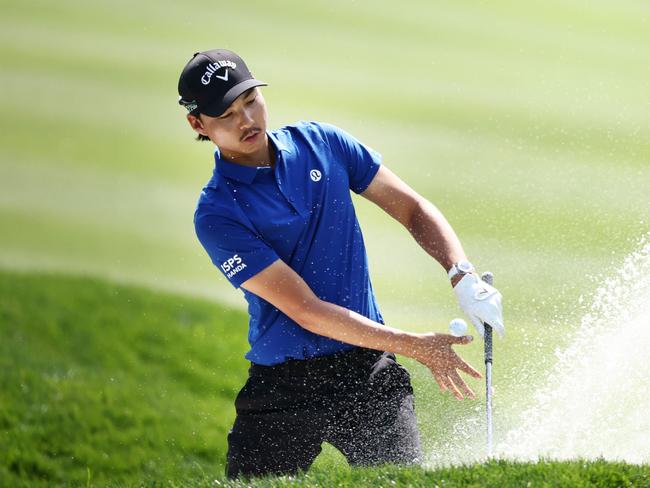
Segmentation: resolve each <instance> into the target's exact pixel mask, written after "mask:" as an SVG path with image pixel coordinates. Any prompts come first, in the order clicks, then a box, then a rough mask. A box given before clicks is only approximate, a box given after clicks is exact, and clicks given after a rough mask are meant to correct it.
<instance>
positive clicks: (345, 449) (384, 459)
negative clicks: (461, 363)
mask: <svg viewBox="0 0 650 488" xmlns="http://www.w3.org/2000/svg"><path fill="white" fill-rule="evenodd" d="M235 407H236V410H237V417H236V419H235V423H234V425H233V428H232V430H231V431H230V433H229V435H228V456H227V466H226V474H227V476H228V477H230V478H235V477H238V476H242V475H243V476H261V475H265V474H293V473H296V472H298V471H299V470H302V471H306V470H307V469H309V467H310V466H311V464H312V462H313V461H314V459H315V458H316V456H318V454H319V453H320V452H321V444H322V443H323V442H329V443H330V444H332V445H333V446H334V447H336V448H337V449H339V450H340V451H341V452H342V453H343V455H344V456H345V457H346V459H347V460H348V462H349V464H350V465H352V466H358V465H375V464H383V463H392V464H417V463H419V462H420V461H421V459H422V451H421V447H420V437H419V432H418V428H417V424H416V418H415V411H414V403H413V388H412V387H411V381H410V376H409V374H408V372H407V371H406V369H404V367H403V366H401V365H400V364H398V363H397V361H396V360H395V356H394V355H393V354H392V353H381V352H378V351H373V350H370V349H363V348H355V349H352V350H351V351H346V352H343V353H338V354H334V355H331V356H326V357H321V358H316V359H309V360H303V361H293V360H292V361H287V362H285V363H282V364H279V365H277V366H259V365H255V364H253V365H251V367H250V369H249V378H248V381H247V382H246V384H245V386H244V387H243V388H242V390H241V391H240V392H239V395H238V396H237V399H236V400H235Z"/></svg>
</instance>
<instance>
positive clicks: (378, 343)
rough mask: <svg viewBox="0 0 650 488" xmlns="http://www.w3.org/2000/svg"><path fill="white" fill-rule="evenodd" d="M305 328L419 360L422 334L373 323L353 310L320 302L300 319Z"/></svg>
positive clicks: (357, 344)
mask: <svg viewBox="0 0 650 488" xmlns="http://www.w3.org/2000/svg"><path fill="white" fill-rule="evenodd" d="M299 323H300V325H301V326H302V327H304V328H305V329H307V330H309V331H310V332H313V333H315V334H318V335H322V336H325V337H329V338H330V339H336V340H338V341H341V342H345V343H347V344H353V345H355V346H360V347H367V348H369V349H376V350H379V351H390V352H394V353H397V354H401V355H403V356H408V357H412V358H415V359H418V356H419V354H418V351H419V342H421V341H420V336H421V335H420V334H415V333H411V332H405V331H403V330H399V329H395V328H393V327H389V326H387V325H382V324H380V323H378V322H374V321H373V320H370V319H369V318H367V317H364V316H363V315H360V314H358V313H356V312H353V311H352V310H348V309H346V308H344V307H341V306H339V305H336V304H334V303H330V302H325V301H323V300H318V301H317V302H314V303H313V304H312V305H311V306H310V307H309V309H308V310H306V311H305V313H303V314H302V316H301V317H300V318H299Z"/></svg>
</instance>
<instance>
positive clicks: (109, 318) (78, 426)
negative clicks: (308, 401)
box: [0, 273, 650, 487]
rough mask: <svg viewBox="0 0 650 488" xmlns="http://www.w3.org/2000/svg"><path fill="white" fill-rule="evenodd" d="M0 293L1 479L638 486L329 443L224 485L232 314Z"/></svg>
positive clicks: (422, 393) (147, 296)
mask: <svg viewBox="0 0 650 488" xmlns="http://www.w3.org/2000/svg"><path fill="white" fill-rule="evenodd" d="M0 296H1V297H2V300H1V301H0V337H2V341H0V392H1V393H0V486H12V487H13V486H15V487H21V486H30V487H31V486H57V485H66V486H152V487H153V486H206V487H207V486H233V487H234V486H251V485H252V486H259V487H265V486H269V487H270V486H294V485H295V486H392V485H396V486H435V485H438V486H495V487H501V486H650V481H649V476H650V467H649V466H647V465H644V466H634V465H626V464H624V463H608V462H605V461H584V462H583V461H579V460H576V461H571V462H551V461H543V462H540V463H513V462H506V461H491V462H488V463H484V464H476V465H471V466H461V467H455V468H444V469H434V470H425V469H420V468H418V469H404V468H396V467H381V468H374V469H370V468H369V469H350V468H349V467H348V466H347V464H346V462H345V460H344V458H343V457H342V455H341V454H340V453H338V452H337V451H335V450H334V449H333V448H332V447H331V446H326V449H325V450H324V452H323V454H321V456H320V457H319V458H318V459H317V461H316V463H315V465H314V466H313V468H312V470H310V471H309V472H308V473H307V474H304V475H300V476H297V477H295V478H287V477H269V478H263V479H258V480H255V481H251V482H248V481H238V482H228V481H227V480H226V479H225V478H224V475H223V469H224V462H225V449H226V444H225V442H226V434H227V431H228V429H229V428H230V425H231V423H232V421H233V417H234V407H233V401H234V396H235V395H236V392H237V391H238V389H239V388H240V387H241V385H242V384H243V382H244V379H245V375H246V365H247V363H246V362H245V361H244V360H243V358H242V355H243V353H244V351H245V350H246V344H245V334H246V333H245V323H246V317H245V315H244V314H242V313H241V312H239V311H230V310H227V309H224V308H222V307H219V306H217V305H215V304H213V303H211V302H206V301H200V300H194V299H189V298H187V297H182V296H176V295H172V294H160V293H153V292H151V291H147V290H144V289H139V288H134V287H123V286H118V285H115V284H111V283H107V282H101V281H98V280H95V279H89V278H80V277H63V276H57V275H47V274H16V273H0ZM414 383H415V387H416V394H417V398H418V402H419V406H418V418H419V421H420V424H421V427H422V429H423V432H425V433H426V432H429V433H430V434H425V435H429V436H431V435H434V436H435V435H438V436H440V435H442V433H443V432H444V424H446V423H449V416H448V412H449V411H450V410H452V409H451V407H449V406H447V407H446V408H431V406H430V404H431V403H432V402H433V403H435V402H439V404H440V402H442V403H443V404H444V402H445V401H448V399H447V400H445V399H442V398H441V397H442V396H441V395H440V394H438V393H436V392H435V391H432V390H431V387H430V383H431V380H430V379H427V380H425V379H423V378H422V377H420V378H417V379H416V380H415V381H414ZM427 425H428V426H429V428H428V430H427ZM431 425H433V426H434V427H433V430H432V428H431ZM215 480H216V481H215Z"/></svg>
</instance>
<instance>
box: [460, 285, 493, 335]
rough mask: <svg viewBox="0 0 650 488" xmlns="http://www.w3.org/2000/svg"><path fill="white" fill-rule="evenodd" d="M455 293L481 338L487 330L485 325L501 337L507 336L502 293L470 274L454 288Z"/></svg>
mask: <svg viewBox="0 0 650 488" xmlns="http://www.w3.org/2000/svg"><path fill="white" fill-rule="evenodd" d="M454 292H455V293H456V297H457V298H458V303H459V304H460V308H462V309H463V312H465V313H466V314H467V316H468V317H469V318H470V320H471V321H472V323H473V324H474V327H476V330H477V331H478V333H479V334H481V337H483V336H484V334H485V330H484V327H483V323H486V324H488V325H490V326H491V327H492V328H493V329H494V330H495V331H496V332H497V333H498V334H499V336H501V337H503V336H504V334H505V327H504V325H503V311H502V307H501V298H502V297H501V293H499V290H497V289H496V288H494V287H493V286H490V285H488V284H487V283H485V282H484V281H482V280H481V279H480V278H479V277H478V276H477V275H476V274H474V273H468V274H466V275H465V276H463V278H462V279H461V280H460V281H459V282H458V283H457V284H456V286H454Z"/></svg>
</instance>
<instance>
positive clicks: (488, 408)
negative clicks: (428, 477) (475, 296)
mask: <svg viewBox="0 0 650 488" xmlns="http://www.w3.org/2000/svg"><path fill="white" fill-rule="evenodd" d="M481 279H482V280H483V281H485V282H486V283H487V284H488V285H492V284H493V283H494V276H493V275H492V273H489V272H487V273H483V275H482V276H481ZM483 327H484V329H485V342H484V349H483V352H484V357H485V417H486V419H485V423H486V426H487V455H488V457H492V438H493V437H492V434H493V432H492V327H491V326H490V325H488V324H486V323H484V324H483Z"/></svg>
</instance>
